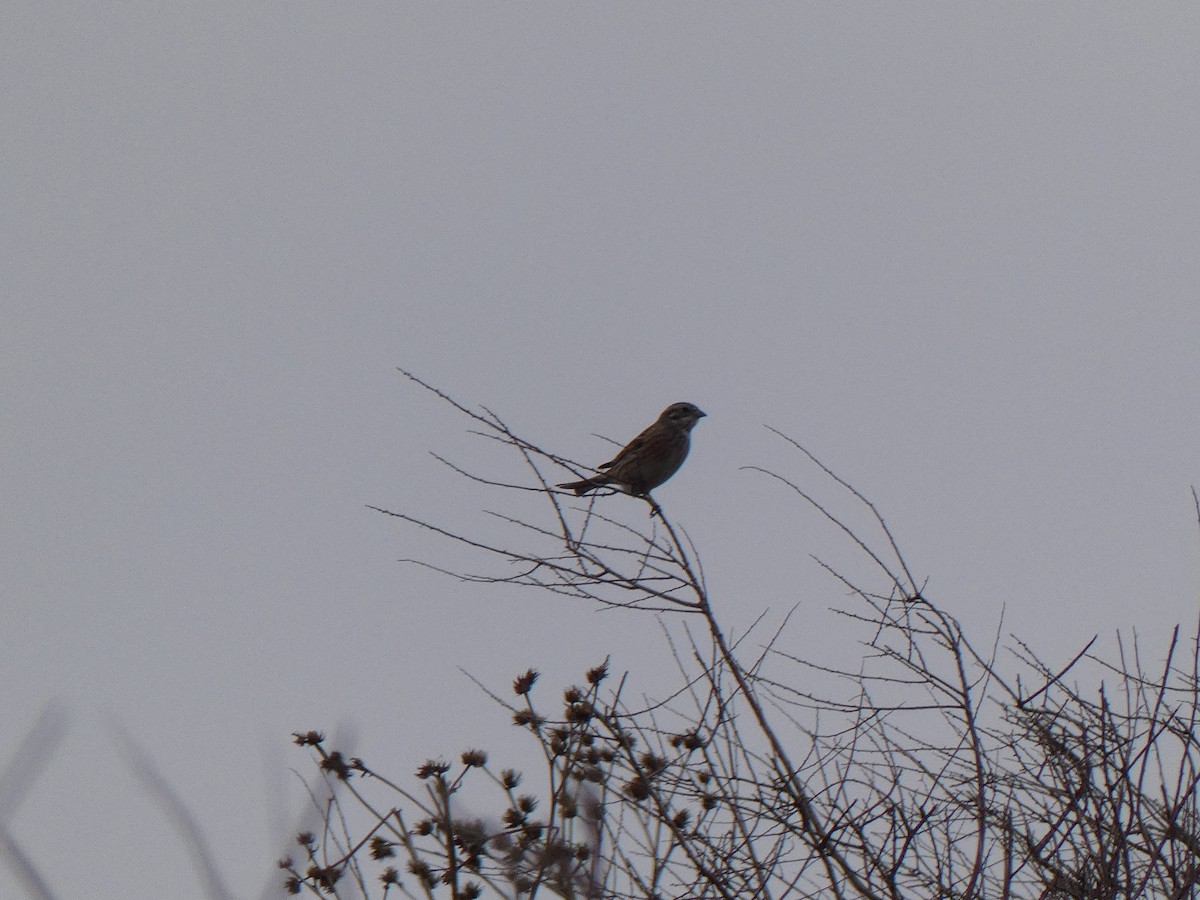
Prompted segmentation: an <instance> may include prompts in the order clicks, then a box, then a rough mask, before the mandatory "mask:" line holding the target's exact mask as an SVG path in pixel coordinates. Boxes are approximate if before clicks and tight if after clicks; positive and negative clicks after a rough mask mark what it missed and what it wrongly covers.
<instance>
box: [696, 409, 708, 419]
mask: <svg viewBox="0 0 1200 900" xmlns="http://www.w3.org/2000/svg"><path fill="white" fill-rule="evenodd" d="M696 412H698V413H700V418H701V419H703V418H704V417H705V416H707V415H708V413H706V412H705V411H704V410H702V409H700V408H699V407H697V409H696Z"/></svg>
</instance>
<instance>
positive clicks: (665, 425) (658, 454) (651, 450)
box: [557, 403, 705, 497]
mask: <svg viewBox="0 0 1200 900" xmlns="http://www.w3.org/2000/svg"><path fill="white" fill-rule="evenodd" d="M704 415H705V414H704V413H703V412H701V411H700V409H699V408H698V407H696V406H693V405H692V404H691V403H672V404H671V405H670V406H668V407H667V408H666V409H664V410H663V412H662V415H660V416H659V417H658V420H657V421H656V422H655V423H654V424H653V425H651V426H650V427H649V428H647V429H646V430H645V431H643V432H642V433H641V434H639V435H638V436H637V437H635V438H634V439H633V440H632V441H630V442H629V443H628V444H626V445H625V447H624V449H623V450H621V452H620V453H618V454H617V455H616V456H614V457H613V458H612V459H610V460H609V461H608V462H606V463H605V464H604V465H602V466H600V468H601V469H605V470H606V471H605V472H604V473H603V474H600V475H594V476H592V477H591V478H585V479H584V480H583V481H572V482H568V483H566V484H560V485H557V486H558V487H560V488H565V489H567V490H569V491H574V492H575V493H576V494H586V493H588V492H589V491H594V490H596V489H597V488H602V487H609V486H611V487H614V488H616V489H617V490H619V491H624V492H625V493H627V494H633V495H634V496H638V497H644V496H646V495H647V494H649V493H650V491H652V490H654V489H655V488H656V487H658V486H659V485H660V484H662V483H663V482H664V481H666V480H667V479H668V478H670V477H671V476H672V475H674V474H675V473H676V472H678V471H679V467H680V466H682V465H683V461H684V460H685V459H687V455H688V450H689V448H690V447H691V433H692V428H694V427H695V425H696V423H697V422H698V421H700V419H702V418H703V417H704Z"/></svg>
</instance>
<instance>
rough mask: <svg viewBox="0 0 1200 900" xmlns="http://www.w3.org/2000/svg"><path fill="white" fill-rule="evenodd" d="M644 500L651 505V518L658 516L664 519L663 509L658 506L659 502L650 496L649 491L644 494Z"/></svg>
mask: <svg viewBox="0 0 1200 900" xmlns="http://www.w3.org/2000/svg"><path fill="white" fill-rule="evenodd" d="M642 499H643V500H645V501H646V502H647V503H649V504H650V518H652V519H653V518H654V517H655V516H658V517H659V518H660V519H661V518H662V507H661V506H659V505H658V501H657V500H655V499H654V498H653V497H651V496H650V492H649V491H647V492H646V493H644V494H642Z"/></svg>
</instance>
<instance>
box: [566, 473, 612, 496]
mask: <svg viewBox="0 0 1200 900" xmlns="http://www.w3.org/2000/svg"><path fill="white" fill-rule="evenodd" d="M608 482H609V478H608V476H607V475H595V476H593V477H591V478H585V479H584V480H583V481H568V482H567V483H566V484H556V485H555V487H560V488H562V489H563V490H566V491H574V492H575V493H576V495H579V496H582V495H583V494H586V493H588V492H589V491H594V490H596V488H602V487H604V486H605V485H606V484H608Z"/></svg>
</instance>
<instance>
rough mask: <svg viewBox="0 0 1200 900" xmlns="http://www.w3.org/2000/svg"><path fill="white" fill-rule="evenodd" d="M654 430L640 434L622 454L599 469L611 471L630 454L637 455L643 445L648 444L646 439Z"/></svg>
mask: <svg viewBox="0 0 1200 900" xmlns="http://www.w3.org/2000/svg"><path fill="white" fill-rule="evenodd" d="M653 428H654V426H650V428H647V429H646V430H645V431H643V432H642V433H641V434H639V435H638V436H637V437H635V438H634V439H633V440H632V441H630V442H629V443H628V444H626V445H625V446H624V447H622V448H621V452H620V453H618V454H617V455H616V456H614V457H613V458H612V459H610V460H609V461H608V462H606V463H604V465H602V466H600V467H599V468H601V469H611V468H612V467H613V466H615V465H616V464H617V463H619V462H620V461H621V460H623V459H624V458H625V457H627V456H628V455H629V454H630V453H636V452H637V451H638V450H640V449H641V447H642V445H643V444H645V443H646V438H647V436H648V435H649V434H650V432H651V431H652V430H653Z"/></svg>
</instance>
